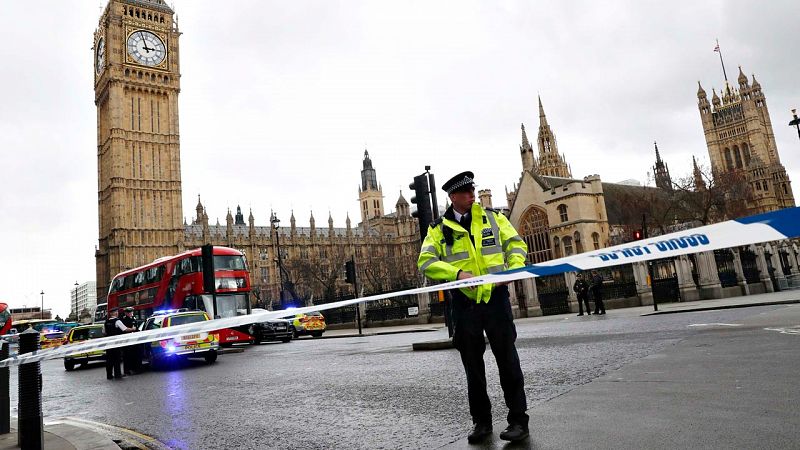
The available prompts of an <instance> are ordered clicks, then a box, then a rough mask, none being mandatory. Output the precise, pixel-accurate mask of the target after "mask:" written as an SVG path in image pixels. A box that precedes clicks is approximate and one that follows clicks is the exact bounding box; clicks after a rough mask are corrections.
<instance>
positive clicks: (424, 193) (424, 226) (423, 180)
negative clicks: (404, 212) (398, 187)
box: [408, 173, 433, 239]
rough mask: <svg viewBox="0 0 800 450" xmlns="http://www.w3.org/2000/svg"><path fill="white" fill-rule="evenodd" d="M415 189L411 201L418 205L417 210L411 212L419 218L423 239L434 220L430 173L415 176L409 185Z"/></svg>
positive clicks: (420, 232)
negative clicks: (429, 185) (429, 183)
mask: <svg viewBox="0 0 800 450" xmlns="http://www.w3.org/2000/svg"><path fill="white" fill-rule="evenodd" d="M408 187H409V188H411V189H412V190H413V191H414V196H413V197H411V203H415V204H416V205H417V210H416V211H414V212H413V213H411V216H412V217H416V218H417V219H418V220H419V234H420V236H421V237H422V239H425V236H426V235H427V234H428V226H430V224H431V222H433V212H432V211H431V197H430V195H429V194H430V189H429V187H428V174H427V173H423V174H422V175H417V176H416V177H414V182H413V183H411V184H409V185H408Z"/></svg>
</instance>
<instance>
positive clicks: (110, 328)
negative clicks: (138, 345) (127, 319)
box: [103, 309, 135, 380]
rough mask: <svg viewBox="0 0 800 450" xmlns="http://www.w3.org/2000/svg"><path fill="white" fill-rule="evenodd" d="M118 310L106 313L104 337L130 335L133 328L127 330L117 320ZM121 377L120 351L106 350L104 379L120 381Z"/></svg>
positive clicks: (116, 349)
mask: <svg viewBox="0 0 800 450" xmlns="http://www.w3.org/2000/svg"><path fill="white" fill-rule="evenodd" d="M118 314H119V309H112V310H110V311H109V312H108V318H107V319H106V321H105V324H104V326H103V329H104V331H105V334H106V336H119V335H120V334H122V333H130V332H131V331H134V330H135V329H134V328H128V327H126V326H125V324H124V323H122V321H121V320H120V319H119V318H117V315H118ZM122 377H123V375H122V370H121V367H120V349H119V348H109V349H106V378H107V379H109V380H112V379H115V378H116V379H118V380H119V379H121V378H122Z"/></svg>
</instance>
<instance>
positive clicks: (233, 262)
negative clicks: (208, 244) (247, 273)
mask: <svg viewBox="0 0 800 450" xmlns="http://www.w3.org/2000/svg"><path fill="white" fill-rule="evenodd" d="M246 269H247V266H246V265H245V263H244V258H243V257H241V256H227V255H214V270H246Z"/></svg>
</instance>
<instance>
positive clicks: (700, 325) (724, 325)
mask: <svg viewBox="0 0 800 450" xmlns="http://www.w3.org/2000/svg"><path fill="white" fill-rule="evenodd" d="M689 326H690V327H740V326H742V324H740V323H693V324H691V325H689Z"/></svg>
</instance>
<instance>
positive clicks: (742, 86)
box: [697, 67, 795, 214]
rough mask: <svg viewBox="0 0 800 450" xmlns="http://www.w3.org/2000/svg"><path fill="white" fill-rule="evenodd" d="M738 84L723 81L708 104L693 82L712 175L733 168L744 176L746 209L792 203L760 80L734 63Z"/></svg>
mask: <svg viewBox="0 0 800 450" xmlns="http://www.w3.org/2000/svg"><path fill="white" fill-rule="evenodd" d="M737 81H738V83H739V88H738V89H737V88H734V87H732V86H730V85H729V84H728V81H727V80H726V81H725V87H724V88H723V89H722V91H721V92H720V93H721V94H722V98H720V97H719V96H718V95H717V92H716V90H715V89H714V90H712V94H713V95H712V97H711V103H710V104H709V102H708V96H707V94H706V91H705V90H703V87H702V86H700V84H699V83H698V90H697V99H698V103H697V106H698V109H699V111H700V119H701V121H702V123H703V132H704V133H705V138H706V145H707V146H708V156H709V158H710V159H711V169H712V172H713V174H714V176H717V175H719V174H724V173H738V174H741V175H743V176H744V180H745V182H746V183H748V185H749V187H750V189H751V193H752V197H751V200H750V201H749V202H748V205H747V209H748V213H749V214H757V213H761V212H767V211H773V210H776V209H781V208H787V207H792V206H794V205H795V202H794V194H793V193H792V186H791V181H790V180H789V176H788V175H787V174H786V169H785V168H784V167H783V164H781V161H780V156H779V155H778V148H777V145H776V144H775V133H774V132H773V130H772V120H771V119H770V116H769V109H768V108H767V100H766V98H765V96H764V93H763V91H762V90H761V84H760V83H759V82H758V81H757V80H756V77H755V75H753V77H752V84H751V83H750V82H749V80H748V78H747V77H746V76H745V75H744V73H743V72H742V68H741V67H739V77H738V80H737Z"/></svg>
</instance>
